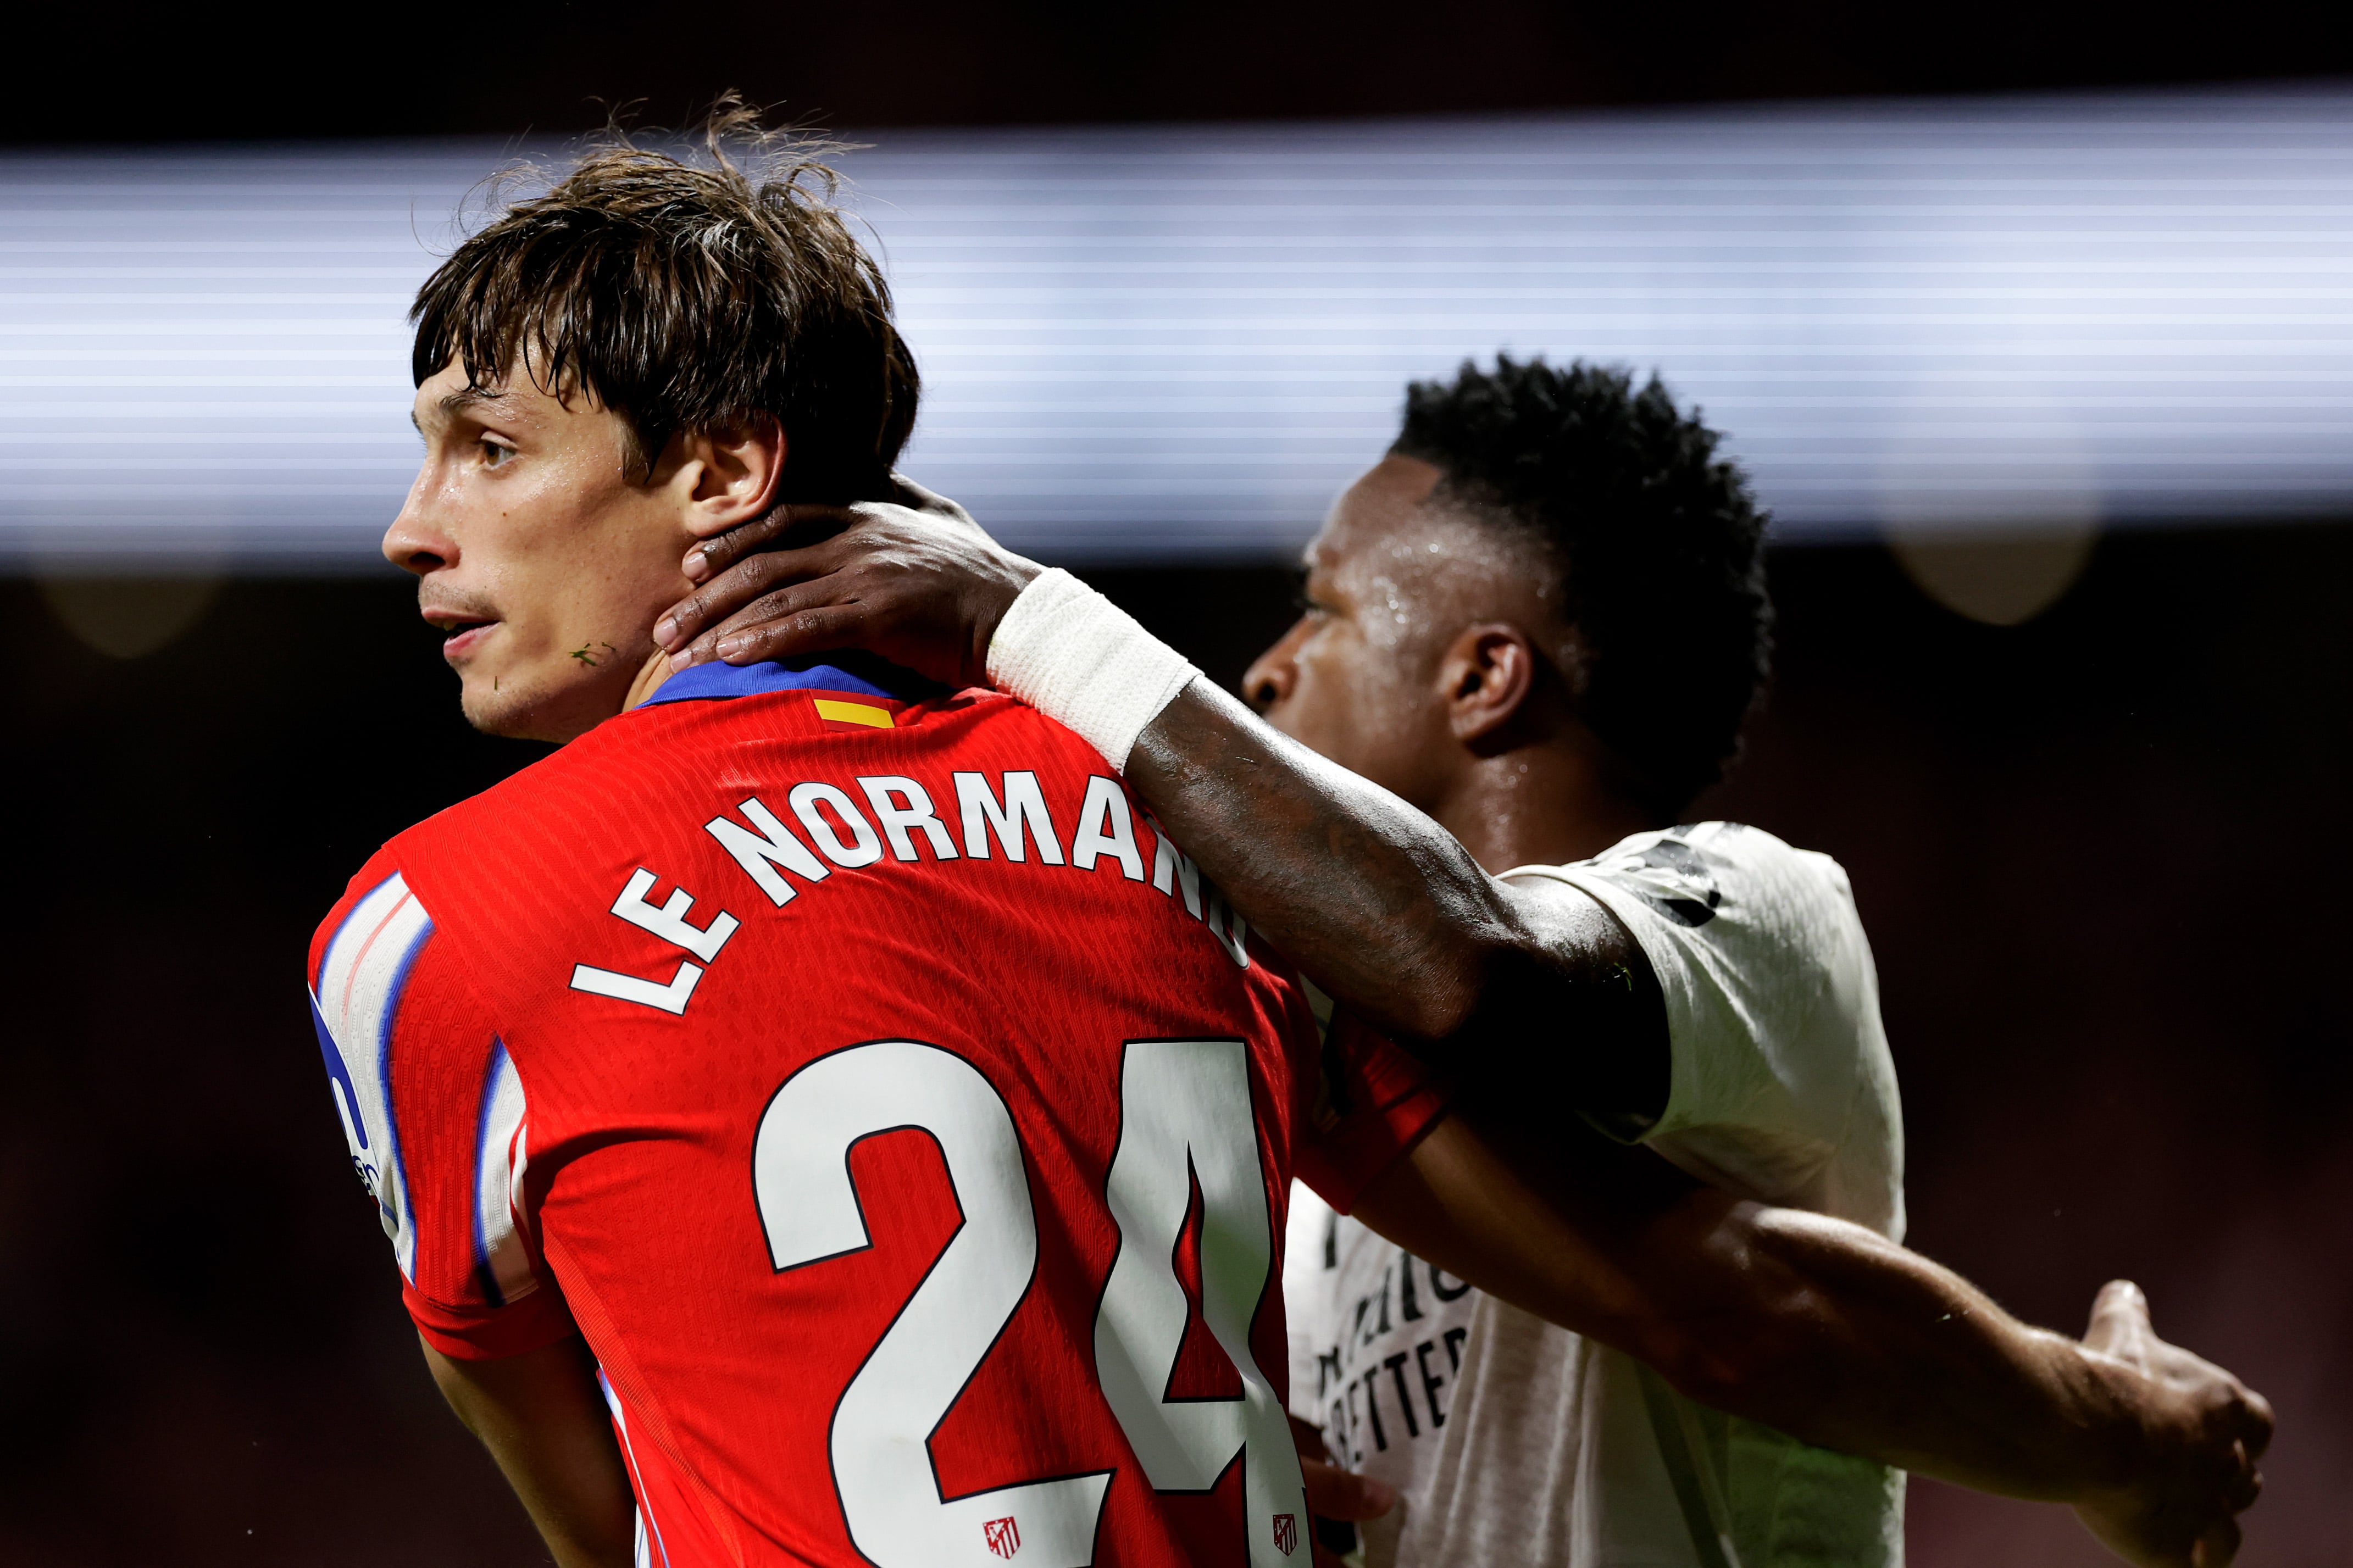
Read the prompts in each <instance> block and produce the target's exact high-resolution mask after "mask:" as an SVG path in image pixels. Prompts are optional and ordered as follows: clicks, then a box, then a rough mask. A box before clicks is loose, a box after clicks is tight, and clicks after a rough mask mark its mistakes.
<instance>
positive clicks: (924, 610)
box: [654, 475, 1040, 687]
mask: <svg viewBox="0 0 2353 1568" xmlns="http://www.w3.org/2000/svg"><path fill="white" fill-rule="evenodd" d="M892 482H893V484H894V485H895V486H896V487H897V489H898V499H897V500H893V501H881V502H871V503H870V502H861V503H860V504H858V505H854V506H847V507H834V506H801V505H791V504H786V505H781V506H778V507H776V509H775V510H772V511H770V512H768V513H767V514H766V515H765V516H764V517H761V518H759V519H758V520H756V521H752V522H747V523H745V524H744V525H743V526H742V527H740V528H736V529H733V530H731V531H728V532H726V533H723V534H721V535H719V536H718V537H717V538H715V539H711V540H706V541H704V542H702V543H701V544H698V545H696V546H695V547H694V549H692V550H691V551H690V552H688V553H687V557H686V561H685V563H684V565H685V571H686V574H687V576H688V577H690V578H691V579H692V580H693V581H694V582H695V583H696V584H699V586H697V587H696V588H695V590H694V592H692V593H691V594H689V595H687V596H686V597H685V598H684V599H682V600H681V601H680V602H679V603H678V604H677V605H674V606H672V607H671V608H670V610H669V611H668V612H667V613H666V614H665V615H664V616H662V617H661V619H660V620H659V621H657V622H656V623H655V624H654V641H655V642H656V643H657V644H659V646H660V647H662V648H663V649H664V651H666V652H668V653H669V654H670V667H671V668H673V669H682V668H686V667H687V666H688V665H691V664H700V663H702V662H704V661H706V660H709V659H712V658H720V659H724V660H726V661H727V662H728V663H730V664H750V663H754V662H756V661H758V660H761V659H771V658H792V657H794V656H796V655H801V654H812V653H822V652H825V651H827V650H828V649H835V648H862V649H864V650H866V651H867V652H869V653H873V654H878V655H880V656H881V657H882V658H887V659H889V660H891V661H892V663H893V664H897V665H900V666H902V667H903V668H908V669H912V670H914V671H916V672H917V673H919V674H922V675H927V676H929V677H931V678H932V679H935V680H939V681H943V682H944V683H945V684H947V685H949V686H951V687H964V686H974V685H979V684H981V683H982V682H983V680H984V679H986V670H987V663H988V640H989V638H990V637H993V636H995V635H996V632H997V622H998V621H1000V620H1002V619H1003V618H1004V616H1005V611H1006V608H1007V606H1008V605H1011V604H1012V603H1013V601H1014V598H1015V597H1016V596H1017V595H1019V593H1020V592H1021V590H1022V589H1023V588H1024V587H1025V586H1027V585H1028V584H1029V580H1030V579H1031V578H1033V577H1035V576H1036V575H1037V574H1038V573H1039V570H1040V568H1039V566H1038V565H1037V564H1036V563H1034V562H1030V561H1025V560H1023V559H1022V558H1021V557H1020V556H1018V555H1016V554H1014V553H1012V552H1010V551H1008V550H1005V549H1003V548H1001V547H1000V546H998V544H997V542H996V541H995V540H993V539H991V538H989V537H988V535H987V533H986V532H984V531H982V530H981V527H980V525H979V524H978V523H976V522H975V521H973V520H972V516H971V514H970V513H968V512H966V511H965V510H964V509H963V508H962V507H960V506H958V505H956V504H955V502H954V501H952V500H947V499H945V498H944V497H942V496H937V495H934V494H933V493H932V492H931V491H929V490H926V489H923V487H921V486H920V485H916V484H914V483H913V482H912V481H910V480H908V479H903V478H901V477H899V476H896V475H894V476H892Z"/></svg>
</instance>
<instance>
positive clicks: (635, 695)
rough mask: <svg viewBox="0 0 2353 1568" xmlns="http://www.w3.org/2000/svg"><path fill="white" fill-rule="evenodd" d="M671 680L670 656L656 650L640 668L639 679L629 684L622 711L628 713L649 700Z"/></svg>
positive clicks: (622, 701) (622, 702)
mask: <svg viewBox="0 0 2353 1568" xmlns="http://www.w3.org/2000/svg"><path fill="white" fill-rule="evenodd" d="M668 679H670V655H669V654H667V653H664V652H663V651H662V650H661V649H659V648H656V649H654V651H653V653H652V654H651V655H650V656H649V658H647V659H646V662H645V663H644V664H642V665H640V666H638V678H637V679H635V680H632V681H631V682H629V694H628V696H627V697H625V698H623V699H622V700H621V711H622V712H624V713H627V712H628V710H630V709H632V708H635V707H636V706H637V705H638V703H640V702H643V701H644V700H646V699H647V698H649V697H651V696H652V695H653V694H654V693H655V692H657V691H659V690H660V689H661V683H662V682H663V681H665V680H668Z"/></svg>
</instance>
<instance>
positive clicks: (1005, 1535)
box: [980, 1515, 1290, 1557]
mask: <svg viewBox="0 0 2353 1568" xmlns="http://www.w3.org/2000/svg"><path fill="white" fill-rule="evenodd" d="M980 1533H981V1536H982V1538H983V1539H984V1540H986V1541H987V1542H988V1549H989V1550H990V1551H991V1552H996V1553H997V1555H998V1556H999V1557H1010V1556H1012V1555H1013V1554H1014V1553H1015V1552H1018V1551H1020V1550H1021V1527H1020V1526H1019V1525H1018V1524H1016V1523H1014V1522H1013V1520H1012V1516H1010V1515H1008V1516H1007V1517H1005V1518H1003V1519H992V1520H990V1521H988V1522H987V1524H984V1525H982V1526H981V1527H980ZM1283 1550H1284V1551H1286V1552H1288V1551H1289V1550H1290V1548H1289V1547H1285V1548H1283Z"/></svg>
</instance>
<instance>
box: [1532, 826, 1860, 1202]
mask: <svg viewBox="0 0 2353 1568" xmlns="http://www.w3.org/2000/svg"><path fill="white" fill-rule="evenodd" d="M1505 875H1506V876H1507V877H1511V878H1523V877H1538V878H1546V879H1554V880H1557V881H1562V882H1566V883H1568V884H1569V885H1571V886H1573V887H1575V888H1577V889H1578V890H1579V891H1581V892H1583V893H1586V894H1587V895H1588V896H1589V897H1591V898H1593V899H1594V900H1597V901H1599V903H1600V904H1601V905H1602V906H1603V907H1604V908H1606V909H1608V910H1609V911H1610V913H1612V914H1614V915H1615V916H1617V917H1618V919H1619V920H1620V921H1621V922H1622V923H1623V924H1624V925H1625V926H1626V928H1627V930H1628V931H1630V932H1632V934H1633V937H1634V940H1635V942H1637V943H1638V944H1640V946H1641V950H1642V953H1643V956H1644V957H1645V958H1647V959H1648V960H1649V961H1650V964H1651V970H1652V971H1653V972H1654V973H1656V974H1657V976H1658V981H1659V987H1660V990H1661V992H1662V995H1663V997H1664V1000H1665V1004H1666V1012H1667V1035H1668V1042H1669V1048H1670V1052H1671V1056H1672V1085H1671V1088H1670V1090H1669V1094H1668V1099H1667V1104H1666V1108H1665V1110H1663V1111H1662V1113H1661V1115H1660V1117H1659V1119H1658V1121H1656V1122H1655V1123H1653V1124H1651V1126H1649V1127H1648V1128H1640V1127H1637V1128H1630V1129H1620V1128H1613V1127H1606V1126H1605V1127H1604V1128H1603V1129H1602V1130H1603V1131H1608V1132H1611V1133H1612V1134H1613V1135H1619V1136H1628V1137H1633V1138H1639V1139H1640V1141H1641V1142H1648V1143H1651V1144H1652V1145H1653V1146H1654V1147H1656V1148H1657V1149H1658V1150H1659V1152H1661V1153H1663V1154H1665V1155H1667V1157H1668V1158H1669V1159H1671V1160H1673V1161H1674V1162H1675V1163H1678V1164H1681V1165H1683V1166H1684V1167H1685V1168H1686V1169H1687V1170H1690V1171H1692V1172H1693V1173H1694V1174H1696V1175H1699V1176H1701V1177H1702V1179H1704V1180H1708V1181H1710V1182H1713V1183H1715V1184H1719V1185H1725V1186H1728V1187H1730V1188H1732V1189H1733V1190H1736V1191H1742V1192H1746V1193H1747V1194H1750V1195H1753V1196H1757V1197H1761V1198H1767V1199H1770V1200H1774V1201H1789V1200H1790V1197H1791V1194H1797V1193H1800V1192H1802V1191H1803V1190H1804V1189H1805V1188H1806V1186H1807V1184H1808V1183H1809V1182H1810V1180H1812V1179H1813V1178H1814V1177H1815V1176H1816V1175H1817V1174H1818V1173H1820V1170H1821V1169H1822V1168H1823V1167H1824V1166H1825V1165H1827V1164H1828V1163H1829V1162H1830V1161H1831V1157H1832V1155H1833V1154H1834V1153H1835V1152H1837V1151H1838V1150H1839V1148H1840V1147H1841V1144H1842V1143H1844V1142H1846V1141H1847V1139H1848V1138H1849V1135H1850V1132H1851V1131H1852V1122H1853V1121H1854V1119H1855V1118H1856V1116H1857V1115H1858V1113H1859V1110H1858V1108H1866V1109H1867V1108H1871V1107H1876V1106H1879V1105H1890V1106H1892V1105H1893V1104H1894V1066H1893V1063H1892V1062H1891V1061H1890V1060H1889V1058H1888V1056H1887V1050H1886V1039H1885V1036H1884V1034H1883V1030H1882V1027H1881V1025H1880V1020H1879V996H1878V980H1877V973H1876V970H1875V969H1874V967H1873V963H1872V959H1871V951H1870V947H1869V945H1868V943H1867V942H1866V941H1865V940H1864V937H1863V932H1862V921H1861V919H1860V917H1859V916H1858V915H1857V914H1856V912H1855V908H1854V898H1853V894H1852V891H1851V890H1850V889H1849V887H1848V884H1847V879H1846V874H1845V872H1844V871H1843V870H1841V868H1840V867H1839V865H1838V863H1837V862H1836V861H1834V860H1831V858H1829V857H1827V856H1823V855H1818V854H1813V853H1810V852H1808V851H1804V850H1799V849H1794V848H1791V847H1789V846H1788V845H1787V844H1785V843H1783V842H1782V841H1781V840H1780V839H1778V838H1777V837H1774V836H1773V835H1771V834H1769V833H1766V832H1764V831H1762V830H1761V829H1757V828H1753V827H1744V826H1739V825H1737V824H1733V823H1722V822H1712V823H1704V824H1701V825H1699V826H1691V827H1678V828H1674V829H1671V830H1668V831H1664V832H1657V833H1644V834H1638V835H1636V836H1635V837H1631V838H1629V839H1627V840H1626V841H1625V842H1624V843H1622V844H1620V845H1618V846H1616V847H1613V848H1612V849H1610V850H1609V852H1608V853H1606V854H1604V855H1602V856H1601V857H1599V858H1597V859H1594V860H1589V861H1585V862H1581V863H1579V864H1577V865H1574V866H1558V867H1528V868H1522V869H1520V870H1516V871H1511V872H1506V873H1505ZM1882 1079H1883V1080H1884V1081H1882Z"/></svg>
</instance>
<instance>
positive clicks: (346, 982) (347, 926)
mask: <svg viewBox="0 0 2353 1568" xmlns="http://www.w3.org/2000/svg"><path fill="white" fill-rule="evenodd" d="M432 934H433V917H432V916H431V915H428V914H427V913H426V912H425V906H424V905H423V904H421V903H419V902H418V901H417V895H416V894H414V893H412V892H410V891H409V890H408V884H407V882H406V881H405V880H403V879H402V878H401V877H400V875H399V873H397V872H395V873H394V874H393V875H392V876H389V877H386V878H385V879H384V880H383V881H381V882H379V883H377V884H376V885H375V888H373V889H370V890H369V891H368V893H367V894H366V895H365V896H364V897H363V898H362V899H361V900H360V901H359V902H358V903H357V904H355V905H353V908H352V912H351V913H350V914H348V915H346V916H344V917H343V924H342V925H341V926H339V927H337V928H336V930H335V934H334V935H333V936H332V938H330V939H329V940H328V942H327V954H326V959H325V961H324V962H323V963H321V964H320V966H319V989H318V991H317V993H316V994H314V995H313V996H312V997H311V1005H312V1006H313V1007H314V1008H316V1009H317V1022H318V1026H319V1044H320V1047H321V1049H322V1053H323V1054H324V1055H325V1057H326V1058H327V1076H328V1078H329V1079H330V1081H331V1085H332V1089H333V1092H334V1096H335V1101H336V1105H335V1108H336V1110H339V1111H340V1112H342V1114H343V1136H344V1139H345V1141H346V1142H348V1143H349V1144H350V1145H351V1151H352V1164H353V1167H354V1168H355V1169H356V1170H357V1171H358V1172H359V1173H360V1179H361V1180H362V1181H364V1182H365V1183H366V1184H367V1189H368V1193H369V1195H371V1196H372V1197H374V1198H375V1202H376V1212H377V1214H378V1215H379V1217H381V1218H382V1220H383V1222H384V1233H385V1235H386V1236H388V1237H391V1238H392V1250H393V1256H394V1257H395V1258H397V1259H398V1260H399V1263H400V1272H401V1275H402V1277H403V1278H405V1279H407V1280H408V1281H409V1283H411V1284H412V1285H413V1284H415V1283H416V1281H417V1233H416V1227H415V1226H414V1224H413V1222H412V1219H411V1215H410V1213H409V1205H408V1184H407V1179H406V1175H405V1174H404V1173H403V1170H402V1166H401V1161H400V1130H399V1128H398V1127H397V1126H396V1124H395V1123H394V1121H393V1113H392V1028H393V1021H394V1019H395V1017H396V1016H397V1015H398V1013H399V1011H400V998H401V995H402V994H403V992H405V991H406V988H407V985H408V971H409V968H410V966H411V965H412V964H414V963H416V962H417V953H418V952H422V951H423V950H424V947H425V943H426V941H427V938H429V937H431V936H432Z"/></svg>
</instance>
